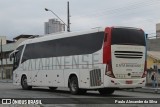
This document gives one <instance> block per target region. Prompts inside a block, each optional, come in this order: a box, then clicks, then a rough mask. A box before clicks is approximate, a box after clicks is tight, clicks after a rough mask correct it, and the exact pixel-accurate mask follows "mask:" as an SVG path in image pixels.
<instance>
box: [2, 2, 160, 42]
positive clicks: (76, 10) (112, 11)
mask: <svg viewBox="0 0 160 107" xmlns="http://www.w3.org/2000/svg"><path fill="white" fill-rule="evenodd" d="M67 1H69V3H70V16H71V17H70V22H71V31H72V32H74V31H81V30H89V29H92V28H95V27H107V26H127V27H137V28H142V29H143V30H144V31H145V32H146V33H148V34H149V36H152V35H153V36H154V35H155V32H156V23H160V12H159V10H160V0H0V36H7V39H10V40H11V39H13V38H14V37H16V36H18V35H21V34H29V35H30V34H31V35H32V34H33V35H44V22H47V21H48V19H52V18H56V16H54V15H53V14H52V13H51V12H50V11H45V10H44V8H48V9H50V10H52V11H53V12H55V13H56V14H57V15H58V16H59V17H60V18H61V19H62V20H63V21H64V22H65V23H67Z"/></svg>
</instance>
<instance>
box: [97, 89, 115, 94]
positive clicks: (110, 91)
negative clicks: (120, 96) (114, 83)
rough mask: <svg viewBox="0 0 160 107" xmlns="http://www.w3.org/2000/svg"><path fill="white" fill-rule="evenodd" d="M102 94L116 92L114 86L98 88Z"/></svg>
mask: <svg viewBox="0 0 160 107" xmlns="http://www.w3.org/2000/svg"><path fill="white" fill-rule="evenodd" d="M98 91H99V93H100V94H101V95H111V94H113V93H114V89H112V88H103V89H99V90H98Z"/></svg>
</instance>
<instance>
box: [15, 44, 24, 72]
mask: <svg viewBox="0 0 160 107" xmlns="http://www.w3.org/2000/svg"><path fill="white" fill-rule="evenodd" d="M16 50H18V52H17V53H15V56H14V64H13V70H14V69H16V68H17V67H18V66H19V62H20V58H21V54H22V50H23V45H22V46H20V47H18V48H17V49H16Z"/></svg>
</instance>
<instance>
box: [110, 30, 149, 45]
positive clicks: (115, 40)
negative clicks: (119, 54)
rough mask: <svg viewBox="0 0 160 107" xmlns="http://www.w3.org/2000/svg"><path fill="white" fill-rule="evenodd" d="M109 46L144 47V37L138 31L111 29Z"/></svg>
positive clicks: (140, 31)
mask: <svg viewBox="0 0 160 107" xmlns="http://www.w3.org/2000/svg"><path fill="white" fill-rule="evenodd" d="M111 44H112V45H116V44H119V45H140V46H145V45H146V43H145V35H144V32H143V31H142V30H138V29H128V28H113V29H112V40H111Z"/></svg>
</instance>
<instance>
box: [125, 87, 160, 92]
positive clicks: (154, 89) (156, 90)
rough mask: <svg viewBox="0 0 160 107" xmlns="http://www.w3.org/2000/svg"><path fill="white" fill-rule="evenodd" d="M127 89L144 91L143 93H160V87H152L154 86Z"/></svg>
mask: <svg viewBox="0 0 160 107" xmlns="http://www.w3.org/2000/svg"><path fill="white" fill-rule="evenodd" d="M127 91H132V92H142V93H159V94H160V87H158V88H152V87H147V86H146V87H142V88H136V89H129V90H127Z"/></svg>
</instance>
